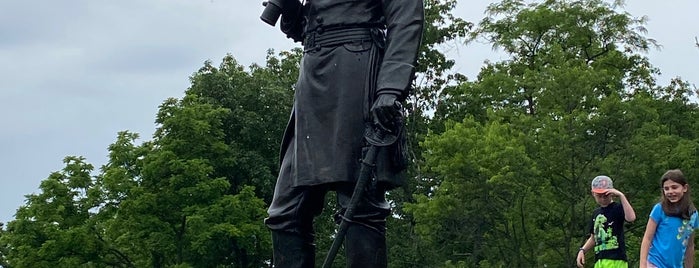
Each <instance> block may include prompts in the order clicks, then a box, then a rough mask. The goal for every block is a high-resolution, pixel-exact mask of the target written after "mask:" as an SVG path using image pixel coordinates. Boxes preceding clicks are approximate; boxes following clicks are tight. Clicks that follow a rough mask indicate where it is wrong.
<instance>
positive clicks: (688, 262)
mask: <svg viewBox="0 0 699 268" xmlns="http://www.w3.org/2000/svg"><path fill="white" fill-rule="evenodd" d="M684 267H694V233H692V235H691V236H690V237H689V241H687V249H686V250H685V251H684Z"/></svg>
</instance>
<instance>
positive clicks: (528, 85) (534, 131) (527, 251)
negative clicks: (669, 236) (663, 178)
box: [406, 0, 696, 267]
mask: <svg viewBox="0 0 699 268" xmlns="http://www.w3.org/2000/svg"><path fill="white" fill-rule="evenodd" d="M621 4H622V3H621V2H615V3H612V4H610V3H607V2H603V1H596V0H585V1H555V0H548V1H542V2H540V3H533V4H525V3H524V1H514V0H505V1H502V2H500V3H496V4H493V5H491V6H490V7H489V8H488V12H487V17H486V18H485V19H483V20H482V21H481V22H480V23H479V25H478V27H477V28H476V29H475V30H474V31H473V33H472V35H471V38H472V39H471V40H475V39H476V38H483V39H485V40H487V41H488V42H490V43H492V44H493V46H494V47H495V48H499V49H502V50H503V51H504V52H506V53H508V54H509V55H510V59H509V60H505V61H502V62H496V63H488V64H487V65H486V66H485V68H483V69H482V71H481V73H480V74H479V75H478V78H477V79H476V80H475V81H473V82H469V83H463V84H461V85H459V86H458V87H453V88H449V89H448V90H445V91H444V92H443V95H442V96H440V99H442V100H445V101H444V102H442V103H440V105H439V106H438V107H437V112H436V113H435V116H436V118H435V122H445V123H444V125H445V126H447V131H446V132H444V134H441V135H440V134H439V132H436V133H435V135H434V136H431V137H430V138H428V139H427V140H426V141H425V143H424V144H423V145H424V150H425V151H426V152H429V156H428V157H426V158H427V159H428V160H429V162H428V163H434V164H427V167H429V168H430V169H431V170H433V171H435V172H436V173H437V176H438V177H439V178H440V179H439V180H438V181H440V182H441V184H440V185H438V186H436V187H434V189H436V190H435V191H434V192H433V193H429V194H427V195H424V196H419V197H418V202H415V203H414V204H410V205H406V206H407V207H409V208H410V211H411V212H412V213H413V215H414V217H415V220H416V221H417V223H418V225H417V227H416V228H417V229H418V230H420V233H421V235H422V237H424V238H425V239H426V240H428V241H431V242H430V245H432V246H434V247H446V249H452V250H451V251H450V250H442V251H440V252H442V254H437V255H435V256H437V257H436V258H434V262H435V263H451V264H459V265H463V266H466V267H476V266H480V267H489V266H495V267H499V266H501V265H514V266H522V267H539V266H543V265H544V264H547V265H565V266H571V265H573V262H574V257H575V254H576V253H577V248H578V246H579V245H580V243H582V241H583V240H584V238H585V237H586V236H587V234H586V233H585V228H586V226H585V225H586V223H587V219H588V217H589V215H590V213H591V209H592V208H593V204H594V203H593V202H592V200H591V198H590V197H589V179H590V178H592V177H594V175H597V174H599V173H605V174H608V175H610V176H612V177H614V178H617V179H618V180H616V182H617V183H618V184H619V185H624V186H627V187H628V188H624V189H629V191H628V192H627V196H629V197H630V199H631V200H632V202H633V200H634V197H636V196H644V197H645V196H651V195H656V194H657V192H655V191H648V190H643V189H641V188H639V187H635V186H636V185H641V184H640V182H647V181H655V180H656V179H655V178H657V177H659V174H662V172H664V169H667V168H671V167H679V166H683V167H686V168H683V169H687V170H689V171H690V172H691V170H693V169H695V167H696V160H695V159H692V158H690V157H687V156H688V155H689V154H691V153H690V152H696V151H695V148H696V137H694V135H693V134H688V133H681V134H676V135H672V136H668V137H662V136H660V137H658V136H653V135H657V134H658V133H660V132H662V131H666V130H667V129H668V128H672V126H673V125H677V126H681V127H678V128H676V129H678V130H679V129H692V130H693V129H695V127H696V123H695V120H692V119H693V118H696V115H695V113H696V106H695V105H692V104H690V103H689V102H688V99H689V98H688V96H691V91H688V90H687V87H686V84H683V83H680V82H679V81H678V82H677V83H675V84H673V85H670V86H668V87H659V86H656V85H655V81H654V79H653V75H654V74H657V73H658V71H657V70H656V69H655V68H654V67H652V65H651V64H650V63H649V62H648V60H647V58H645V57H643V56H642V55H640V54H638V53H642V52H645V51H646V50H648V49H649V48H652V47H653V46H654V42H653V40H651V39H647V38H645V37H644V36H643V35H642V33H643V28H642V25H643V23H644V21H643V20H637V19H635V18H633V17H632V16H631V15H630V14H628V13H622V12H619V11H618V8H619V7H620V5H621ZM643 96H647V97H650V98H642V97H643ZM671 100H674V101H671ZM643 102H645V103H643ZM673 102H674V103H675V104H672V103H673ZM639 104H645V105H643V106H639ZM668 104H671V105H670V107H676V110H675V111H673V112H668V113H673V114H674V115H676V114H677V113H681V114H683V116H688V117H674V116H670V117H665V118H662V115H658V116H657V117H653V116H654V114H656V113H661V114H664V113H663V112H662V110H661V109H657V107H659V106H665V105H668ZM668 115H669V114H668ZM459 118H466V119H462V120H460V119H459ZM661 118H662V119H661ZM680 118H690V120H678V119H680ZM644 119H656V120H653V121H650V122H649V121H644ZM450 121H451V122H456V123H449V122H450ZM495 126H506V128H508V129H510V130H509V131H510V132H507V133H509V134H505V133H504V132H498V131H481V132H478V129H480V128H482V129H491V128H493V127H495ZM464 127H466V128H473V129H475V130H471V132H469V131H466V130H464V129H463V128H464ZM438 128H439V127H438V126H437V127H435V129H438ZM644 129H646V131H648V130H650V131H651V132H650V133H651V134H650V135H645V136H644V135H643V134H642V133H643V132H641V131H643V130H644ZM452 132H455V133H459V134H451V133H452ZM512 135H514V137H513V136H512ZM496 137H497V138H496ZM515 137H519V138H515ZM477 138H480V139H483V140H484V141H482V142H481V143H477V142H473V141H471V142H465V141H469V140H475V139H477ZM644 138H645V139H644ZM499 139H500V140H501V141H499ZM670 140H672V141H670ZM438 141H440V142H438ZM488 141H497V142H496V143H501V144H502V145H503V147H498V146H494V145H491V144H489V143H488ZM634 141H635V142H638V143H634ZM641 141H643V142H642V143H641ZM464 142H465V143H464ZM450 143H451V144H450ZM641 144H643V145H641ZM650 144H657V145H659V146H660V147H659V148H658V149H660V150H661V152H664V153H667V152H672V154H673V155H675V156H676V157H673V158H674V159H671V161H667V162H665V163H664V164H658V163H657V161H656V163H652V165H651V162H653V161H652V160H653V159H656V157H658V155H657V154H656V153H655V152H653V153H648V152H642V151H641V150H640V148H641V146H647V145H650ZM673 144H677V145H673ZM508 148H522V149H520V150H519V151H515V152H512V149H508ZM486 149H489V150H490V151H483V150H486ZM630 150H633V153H634V154H633V155H629V152H630ZM473 154H477V155H478V156H477V157H478V158H476V159H473V156H471V155H473ZM492 155H496V156H498V158H497V159H496V160H492V159H491V157H490V156H492ZM510 155H514V156H516V158H518V159H520V160H519V161H521V162H522V163H526V165H525V166H517V167H518V168H512V169H510V170H508V171H509V172H508V173H505V172H503V171H502V169H503V168H508V167H512V166H515V165H514V164H516V162H514V161H512V160H508V159H509V158H508V156H510ZM666 158H667V157H666ZM430 159H435V160H430ZM641 159H643V160H644V161H641ZM488 160H491V161H493V162H494V163H495V164H490V165H489V164H488V163H487V162H486V161H488ZM661 162H662V161H661ZM446 163H451V164H452V165H450V166H449V167H450V168H442V167H441V166H442V165H445V164H446ZM644 165H647V167H655V168H654V169H653V168H643V167H644ZM636 170H640V171H636ZM642 172H646V173H647V174H644V173H642ZM496 178H507V179H505V180H500V179H496ZM505 182H507V183H505ZM643 185H648V183H643ZM489 189H508V191H496V192H487V191H489ZM650 189H657V188H650ZM649 192H654V194H649ZM484 193H488V194H484ZM490 195H497V196H498V197H500V196H502V200H503V201H502V202H492V201H491V200H497V197H490ZM471 204H476V205H473V206H471ZM457 205H460V207H459V208H464V209H461V210H453V211H451V210H445V209H444V207H445V206H446V207H449V206H457ZM484 207H485V208H487V209H486V210H484V209H483V208H484ZM641 207H642V208H645V207H647V206H645V204H643V205H642V206H641ZM436 208H440V209H439V210H438V209H436ZM443 211H444V212H443ZM446 211H448V212H446ZM637 211H639V212H638V213H637V214H638V215H647V213H644V212H643V211H642V210H637ZM473 217H477V218H478V219H473ZM435 219H436V220H435ZM454 221H456V222H462V223H463V222H469V223H470V224H466V225H467V226H478V227H479V228H481V229H477V230H471V231H473V232H476V234H477V235H480V237H482V241H478V240H476V239H474V238H472V237H469V236H464V235H463V234H458V233H454V232H457V230H456V229H449V228H447V227H448V224H450V222H454ZM503 222H506V223H507V224H503ZM474 224H475V225H474ZM478 224H480V225H478ZM445 228H446V229H445ZM474 228H475V227H474ZM632 228H633V227H632ZM437 230H439V231H437ZM469 230H470V229H469ZM537 230H544V231H543V232H541V231H537ZM443 237H449V238H450V239H445V240H442V238H443ZM634 240H635V241H638V234H637V233H634V232H632V233H631V235H630V238H629V241H634ZM473 241H476V243H473ZM460 243H461V244H460ZM457 248H458V249H457ZM454 252H461V253H467V254H465V255H457V254H454ZM636 252H637V251H636ZM631 256H632V263H633V261H635V259H634V257H635V258H637V256H634V254H631Z"/></svg>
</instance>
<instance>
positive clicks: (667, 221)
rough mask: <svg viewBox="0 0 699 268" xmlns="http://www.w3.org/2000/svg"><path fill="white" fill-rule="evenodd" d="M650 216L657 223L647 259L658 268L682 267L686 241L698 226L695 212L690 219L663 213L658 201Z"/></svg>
mask: <svg viewBox="0 0 699 268" xmlns="http://www.w3.org/2000/svg"><path fill="white" fill-rule="evenodd" d="M650 218H651V219H653V220H654V221H655V223H657V224H658V227H657V228H656V229H655V236H654V237H653V241H652V242H651V244H650V250H649V251H648V260H649V261H650V262H651V263H653V264H655V265H657V266H658V267H659V268H682V266H683V265H684V264H683V262H684V252H685V250H686V249H687V242H688V240H689V238H690V237H691V236H692V233H693V232H694V229H695V228H697V227H699V222H698V221H697V212H696V211H695V212H694V213H692V216H691V217H690V219H688V220H686V219H682V218H680V217H671V216H667V215H665V212H663V208H662V206H661V205H660V203H658V204H655V206H654V207H653V210H652V211H651V212H650Z"/></svg>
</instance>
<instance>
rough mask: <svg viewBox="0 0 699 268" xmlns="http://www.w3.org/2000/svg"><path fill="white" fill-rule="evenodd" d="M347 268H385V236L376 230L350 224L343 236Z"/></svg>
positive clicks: (386, 261)
mask: <svg viewBox="0 0 699 268" xmlns="http://www.w3.org/2000/svg"><path fill="white" fill-rule="evenodd" d="M345 254H346V256H347V267H348V268H386V266H387V265H388V264H387V263H388V260H387V257H386V236H385V234H384V233H381V232H379V231H378V230H376V229H373V228H369V227H366V226H363V225H359V224H350V225H349V226H348V228H347V234H346V236H345Z"/></svg>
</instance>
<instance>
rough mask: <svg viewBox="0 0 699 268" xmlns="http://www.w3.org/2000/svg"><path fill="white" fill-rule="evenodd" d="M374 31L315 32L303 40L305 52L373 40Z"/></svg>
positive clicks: (363, 29)
mask: <svg viewBox="0 0 699 268" xmlns="http://www.w3.org/2000/svg"><path fill="white" fill-rule="evenodd" d="M374 31H379V30H378V29H374V30H372V29H371V28H348V29H334V30H325V31H313V32H309V33H307V34H306V36H305V38H304V40H303V48H304V51H310V50H314V49H320V48H321V47H331V46H339V45H342V44H346V43H352V42H357V41H371V40H373V33H372V32H374Z"/></svg>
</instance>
